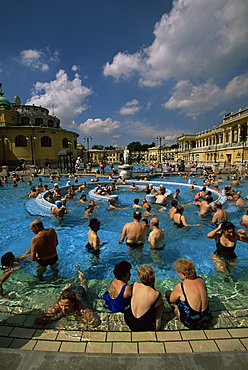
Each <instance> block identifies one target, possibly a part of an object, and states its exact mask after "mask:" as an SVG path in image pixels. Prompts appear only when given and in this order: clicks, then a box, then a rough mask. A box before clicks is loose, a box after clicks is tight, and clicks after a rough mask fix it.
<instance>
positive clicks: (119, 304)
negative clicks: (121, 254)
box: [103, 261, 132, 312]
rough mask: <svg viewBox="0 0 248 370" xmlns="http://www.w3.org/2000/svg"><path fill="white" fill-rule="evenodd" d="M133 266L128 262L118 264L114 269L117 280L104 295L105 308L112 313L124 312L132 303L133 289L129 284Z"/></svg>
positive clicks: (112, 282) (114, 280)
mask: <svg viewBox="0 0 248 370" xmlns="http://www.w3.org/2000/svg"><path fill="white" fill-rule="evenodd" d="M131 268H132V266H131V264H130V263H129V262H127V261H122V262H120V263H117V265H115V268H114V275H115V278H114V279H113V280H112V281H111V283H110V285H109V287H108V290H107V291H106V292H105V293H104V294H103V299H104V301H105V307H106V308H108V309H109V310H110V311H112V312H124V311H125V308H126V307H127V306H128V304H129V303H130V298H131V295H132V288H131V286H130V285H128V284H127V282H128V280H129V279H130V276H131V274H130V270H131Z"/></svg>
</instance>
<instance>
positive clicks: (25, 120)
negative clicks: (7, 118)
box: [21, 117, 30, 126]
mask: <svg viewBox="0 0 248 370" xmlns="http://www.w3.org/2000/svg"><path fill="white" fill-rule="evenodd" d="M29 123H30V119H29V117H21V125H23V126H27V125H29Z"/></svg>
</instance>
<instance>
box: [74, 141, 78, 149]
mask: <svg viewBox="0 0 248 370" xmlns="http://www.w3.org/2000/svg"><path fill="white" fill-rule="evenodd" d="M74 149H77V140H74Z"/></svg>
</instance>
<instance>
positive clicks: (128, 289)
mask: <svg viewBox="0 0 248 370" xmlns="http://www.w3.org/2000/svg"><path fill="white" fill-rule="evenodd" d="M132 291H133V288H132V287H131V286H130V285H128V286H126V288H125V291H124V294H123V297H124V298H129V297H131V296H132Z"/></svg>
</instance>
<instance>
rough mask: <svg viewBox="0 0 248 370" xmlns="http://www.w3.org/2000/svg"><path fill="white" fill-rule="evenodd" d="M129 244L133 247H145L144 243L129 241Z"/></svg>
mask: <svg viewBox="0 0 248 370" xmlns="http://www.w3.org/2000/svg"><path fill="white" fill-rule="evenodd" d="M127 245H128V246H129V247H132V248H138V247H143V246H144V243H128V242H127Z"/></svg>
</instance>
